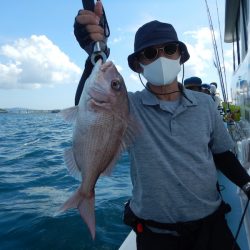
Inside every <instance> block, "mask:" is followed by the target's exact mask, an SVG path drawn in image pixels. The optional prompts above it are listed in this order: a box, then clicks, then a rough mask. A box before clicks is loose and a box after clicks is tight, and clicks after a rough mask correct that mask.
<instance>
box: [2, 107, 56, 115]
mask: <svg viewBox="0 0 250 250" xmlns="http://www.w3.org/2000/svg"><path fill="white" fill-rule="evenodd" d="M60 111H61V110H60V109H52V110H40V109H27V108H7V109H3V108H0V113H1V114H2V113H12V114H34V113H36V114H38V113H59V112H60Z"/></svg>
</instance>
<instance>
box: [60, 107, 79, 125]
mask: <svg viewBox="0 0 250 250" xmlns="http://www.w3.org/2000/svg"><path fill="white" fill-rule="evenodd" d="M77 112H78V106H73V107H70V108H67V109H63V110H61V112H60V114H61V115H62V117H63V118H64V120H65V121H68V122H74V121H75V120H76V117H77Z"/></svg>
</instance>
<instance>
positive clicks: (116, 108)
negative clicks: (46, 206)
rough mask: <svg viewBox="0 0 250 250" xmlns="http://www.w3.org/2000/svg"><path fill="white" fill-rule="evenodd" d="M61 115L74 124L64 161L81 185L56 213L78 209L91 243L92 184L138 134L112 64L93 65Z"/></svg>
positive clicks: (124, 91) (123, 88) (119, 80)
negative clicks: (77, 97) (74, 101)
mask: <svg viewBox="0 0 250 250" xmlns="http://www.w3.org/2000/svg"><path fill="white" fill-rule="evenodd" d="M62 114H63V116H64V118H65V119H66V120H68V121H71V122H74V128H73V138H72V147H71V148H69V149H67V150H66V151H65V153H64V160H65V163H66V166H67V168H68V170H69V173H70V174H71V175H73V176H74V177H75V178H76V179H78V180H80V181H81V184H80V186H79V187H78V189H77V190H76V191H75V192H74V193H73V195H72V196H71V197H70V198H69V199H68V200H66V202H65V203H64V204H63V205H62V207H61V208H60V209H59V211H60V213H61V212H64V211H66V210H68V209H70V208H77V209H78V210H79V212H80V215H81V217H82V219H83V220H84V222H85V223H86V224H87V226H88V228H89V231H90V233H91V236H92V238H93V240H94V238H95V231H96V230H95V211H94V207H95V184H96V182H97V180H98V178H99V177H100V176H101V175H110V173H111V171H112V168H113V167H114V165H115V163H116V162H117V160H118V158H119V156H120V154H121V153H122V152H123V151H124V150H126V149H127V147H128V145H130V144H131V143H132V141H133V138H135V134H136V133H137V131H138V129H137V128H138V127H137V125H136V122H135V120H134V119H133V118H132V116H131V115H130V112H129V101H128V93H127V89H126V85H125V83H124V79H123V77H122V76H121V74H120V73H119V72H118V70H117V68H116V67H115V65H114V64H113V62H111V61H108V62H105V63H102V61H101V60H99V61H98V62H96V64H95V66H94V68H93V70H92V72H91V74H90V76H89V78H88V79H87V80H86V82H85V85H84V88H83V92H82V95H81V98H80V101H79V104H78V105H77V106H75V107H71V108H68V109H65V110H63V111H62Z"/></svg>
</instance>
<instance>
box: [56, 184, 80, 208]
mask: <svg viewBox="0 0 250 250" xmlns="http://www.w3.org/2000/svg"><path fill="white" fill-rule="evenodd" d="M81 200H82V195H81V193H80V188H78V189H77V191H76V192H75V193H73V194H72V195H71V196H70V197H69V198H68V200H66V201H65V202H64V204H63V205H62V206H61V207H60V208H59V212H60V213H62V212H65V211H66V210H68V209H70V208H77V207H78V205H79V204H80V202H81Z"/></svg>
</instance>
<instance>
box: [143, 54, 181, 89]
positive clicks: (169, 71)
mask: <svg viewBox="0 0 250 250" xmlns="http://www.w3.org/2000/svg"><path fill="white" fill-rule="evenodd" d="M140 65H141V67H142V68H143V73H142V75H143V76H144V77H145V78H146V79H147V81H148V82H149V83H151V84H153V85H155V86H161V85H167V84H171V83H172V82H173V81H174V79H175V78H176V77H177V75H178V73H179V72H180V71H181V65H180V57H179V58H178V59H176V60H173V59H168V58H166V57H159V58H158V59H157V60H155V61H153V62H152V63H150V64H148V65H143V64H141V63H140Z"/></svg>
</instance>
